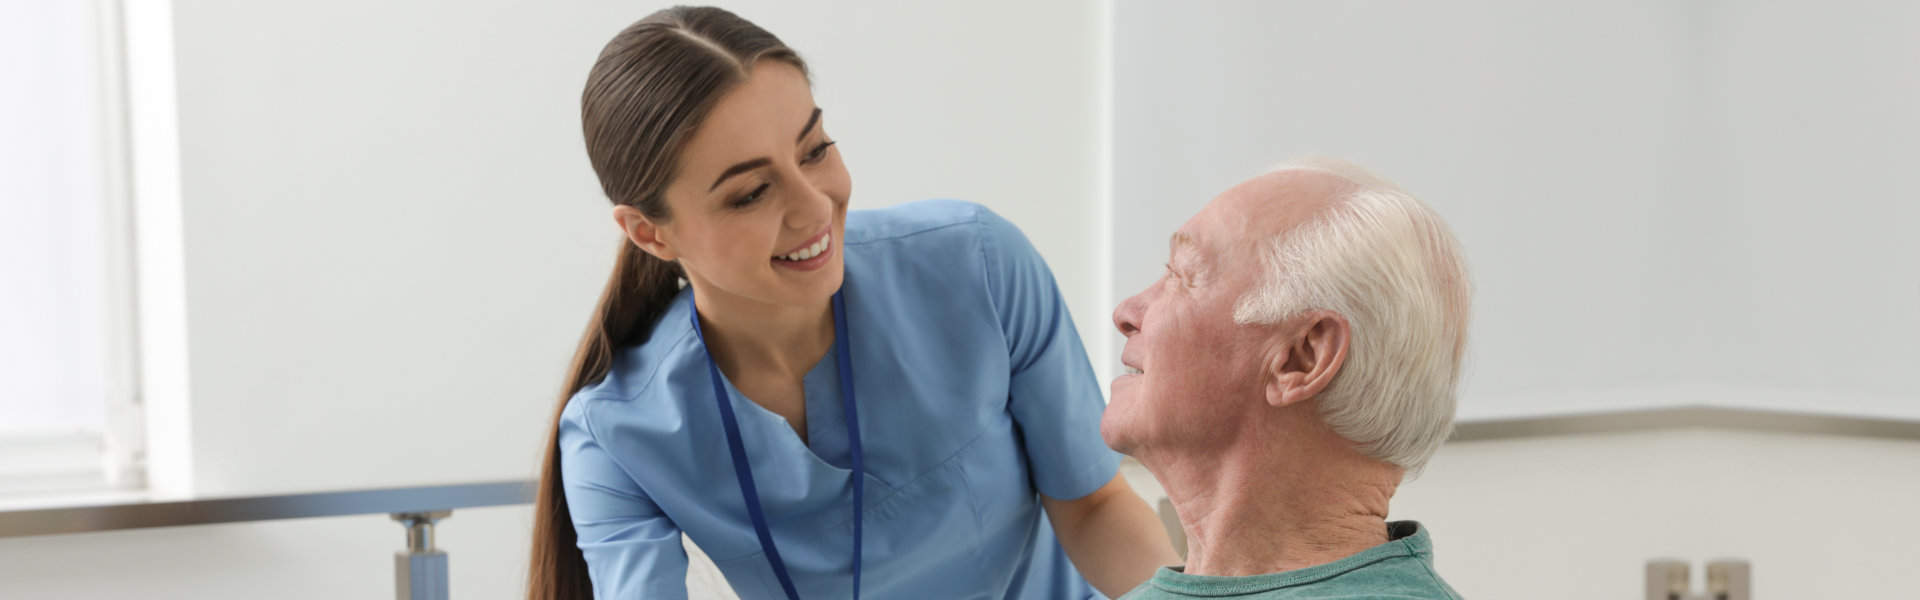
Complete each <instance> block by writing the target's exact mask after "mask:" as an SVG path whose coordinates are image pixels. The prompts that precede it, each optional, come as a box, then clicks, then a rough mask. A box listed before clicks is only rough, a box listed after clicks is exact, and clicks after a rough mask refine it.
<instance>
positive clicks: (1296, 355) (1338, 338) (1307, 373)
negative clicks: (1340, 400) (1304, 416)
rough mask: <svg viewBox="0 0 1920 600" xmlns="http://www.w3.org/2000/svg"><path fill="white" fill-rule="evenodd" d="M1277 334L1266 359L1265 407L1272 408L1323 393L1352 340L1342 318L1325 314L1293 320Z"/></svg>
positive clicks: (1314, 314) (1310, 315)
mask: <svg viewBox="0 0 1920 600" xmlns="http://www.w3.org/2000/svg"><path fill="white" fill-rule="evenodd" d="M1279 331H1280V332H1281V333H1280V334H1281V335H1282V336H1284V337H1283V338H1282V339H1279V340H1276V341H1277V342H1278V346H1276V348H1275V351H1274V352H1272V353H1271V354H1270V355H1269V357H1268V359H1267V389H1266V395H1267V404H1269V405H1272V406H1274V407H1276V408H1277V407H1281V406H1287V405H1290V404H1294V403H1297V402H1300V401H1302V400H1306V399H1308V398H1312V397H1314V396H1317V395H1319V394H1320V392H1321V391H1323V390H1326V389H1327V385H1328V384H1330V383H1333V377H1334V375H1337V374H1339V373H1340V365H1341V364H1343V363H1345V362H1346V360H1347V348H1348V347H1349V346H1350V345H1351V344H1352V336H1353V329H1352V326H1351V325H1349V324H1348V323H1347V318H1346V317H1343V316H1340V314H1339V313H1336V312H1332V311H1325V310H1317V311H1311V312H1308V313H1306V314H1303V315H1300V316H1297V317H1294V318H1293V319H1290V320H1289V322H1288V323H1287V324H1286V325H1285V326H1282V327H1280V328H1279Z"/></svg>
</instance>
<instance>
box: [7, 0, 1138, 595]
mask: <svg viewBox="0 0 1920 600" xmlns="http://www.w3.org/2000/svg"><path fill="white" fill-rule="evenodd" d="M666 4H667V3H654V2H649V3H640V4H634V3H627V2H605V1H602V2H566V3H535V2H506V1H481V2H470V1H469V2H402V3H390V2H372V1H366V0H350V1H344V2H300V3H281V2H271V3H260V2H243V1H237V0H176V1H175V2H174V13H173V18H174V26H175V27H174V31H173V34H174V36H173V37H174V41H175V51H176V57H177V65H176V68H177V73H178V81H177V84H178V107H179V139H180V148H179V160H180V165H181V166H180V169H181V174H180V175H181V190H180V193H181V202H182V205H183V208H182V211H183V217H184V220H183V224H182V229H183V235H184V240H185V242H184V244H185V248H184V250H185V255H184V269H185V296H186V302H187V315H186V318H187V329H188V331H187V334H186V335H185V339H186V340H187V343H188V344H189V347H188V350H189V356H188V362H189V364H190V367H189V368H190V369H191V372H190V373H189V374H190V376H191V378H190V381H191V384H190V385H191V389H190V410H191V429H190V431H191V440H190V445H191V456H190V457H189V458H188V460H190V462H191V467H192V468H191V472H192V477H193V480H192V481H191V482H190V483H191V487H192V488H193V489H194V490H195V491H196V492H198V493H201V494H208V495H229V494H252V493H268V492H278V491H293V490H321V489H351V488H363V487H377V486H404V485H420V484H432V483H447V482H464V481H473V480H493V479H509V478H527V477H531V476H532V475H533V473H534V467H535V463H536V460H537V458H538V455H539V452H540V450H541V446H540V445H541V442H542V441H543V438H544V429H545V427H547V425H548V421H547V419H548V418H549V415H550V412H551V410H552V407H553V404H554V402H555V401H556V398H555V395H556V392H557V388H558V386H559V385H560V383H561V382H560V374H561V370H562V368H563V367H564V366H565V362H566V360H567V358H568V355H569V353H570V351H571V349H572V345H573V342H574V341H575V340H576V339H577V335H578V333H579V331H580V330H581V328H582V327H583V326H584V324H585V319H586V315H587V311H588V310H589V309H590V308H591V305H592V302H593V300H594V298H595V297H596V295H597V293H598V291H599V288H600V285H601V284H602V282H603V281H604V280H605V277H606V274H607V270H608V268H609V267H610V265H611V260H610V258H611V257H612V253H613V251H614V248H615V247H616V246H615V244H616V241H617V239H618V234H617V233H616V231H615V229H614V228H613V227H612V226H611V223H610V220H609V219H608V209H607V204H606V200H605V199H604V198H603V197H602V196H601V195H600V193H599V188H598V185H597V183H596V182H595V181H594V178H593V174H592V171H591V169H590V167H589V165H588V163H587V160H586V156H585V153H584V152H583V151H582V143H581V141H580V133H579V124H578V123H579V116H578V108H577V106H578V104H577V103H578V98H579V93H580V88H581V85H582V83H583V81H584V79H585V75H586V72H587V69H588V68H589V67H590V65H591V63H592V61H593V59H594V57H595V55H596V54H597V53H598V51H599V49H600V47H601V45H603V44H604V43H605V42H606V41H607V40H608V39H609V38H611V37H612V36H613V34H614V33H615V32H617V31H619V30H620V29H621V28H623V27H625V26H626V25H627V24H629V23H631V22H632V21H634V20H636V19H638V18H640V17H641V16H644V15H645V14H647V13H648V12H651V11H652V10H654V9H656V8H659V7H661V6H664V5H666ZM729 8H730V9H732V10H734V11H736V12H738V13H740V14H741V15H743V16H745V17H747V18H749V19H752V20H755V21H756V22H758V23H760V24H761V25H763V26H765V27H767V28H768V29H770V30H771V31H773V32H775V33H776V34H778V35H780V36H782V37H783V38H784V39H785V40H786V41H787V42H788V43H789V44H791V45H792V46H794V47H795V48H797V49H799V50H800V51H801V53H802V54H803V55H805V56H806V57H807V58H808V59H809V60H810V61H811V62H812V65H813V68H814V72H815V74H816V88H817V92H818V100H819V102H820V103H821V105H822V106H823V107H824V108H825V109H826V110H827V113H826V114H827V115H828V117H827V123H828V125H829V126H830V127H831V131H832V132H833V134H834V135H835V137H836V138H837V139H839V140H841V141H842V148H843V151H844V153H845V156H846V158H847V162H848V163H849V165H850V169H851V170H852V173H853V176H854V180H855V182H856V184H857V185H856V192H855V194H854V205H855V208H860V207H877V206H883V205H887V204H892V203H896V202H901V201H906V200H912V199H917V198H925V197H936V196H945V197H959V198H965V199H970V200H975V201H979V202H981V203H984V204H986V205H988V206H991V207H993V208H994V209H995V210H997V211H999V212H1001V213H1002V214H1004V215H1006V216H1007V217H1008V218H1009V219H1011V220H1013V221H1014V222H1015V223H1017V224H1019V225H1021V226H1022V227H1023V228H1025V229H1026V231H1027V232H1028V234H1029V235H1030V236H1031V237H1032V238H1033V239H1034V241H1035V244H1036V245H1037V246H1038V247H1039V248H1040V251H1041V252H1042V253H1043V254H1045V255H1046V257H1047V258H1048V260H1049V262H1050V263H1051V264H1052V266H1053V268H1054V270H1055V272H1056V275H1057V277H1058V279H1059V281H1060V283H1061V286H1062V288H1063V291H1064V292H1065V294H1066V296H1067V299H1068V304H1069V306H1070V308H1071V309H1072V310H1073V311H1074V312H1075V314H1077V315H1079V316H1080V319H1081V320H1080V323H1081V329H1082V331H1083V332H1084V333H1087V334H1088V335H1089V339H1090V340H1092V341H1091V342H1090V343H1089V347H1090V348H1091V349H1093V350H1095V351H1096V352H1097V351H1099V350H1102V349H1104V348H1105V342H1104V340H1103V338H1101V337H1100V336H1102V335H1103V333H1101V332H1104V331H1105V328H1104V326H1103V324H1104V323H1105V314H1106V307H1107V305H1108V302H1107V301H1106V299H1105V298H1104V295H1105V289H1104V287H1103V286H1102V285H1100V284H1098V283H1096V282H1097V281H1098V278H1099V277H1102V276H1103V274H1102V269H1100V268H1096V267H1095V265H1096V264H1098V263H1097V261H1098V259H1097V257H1098V255H1099V254H1100V250H1101V249H1100V246H1099V245H1098V244H1096V243H1095V241H1094V240H1096V239H1098V236H1099V235H1102V233H1101V232H1102V231H1103V230H1104V227H1102V226H1101V224H1099V223H1096V222H1092V221H1088V220H1086V219H1084V218H1082V217H1081V215H1085V214H1089V213H1093V212H1095V211H1096V210H1097V208H1098V206H1099V205H1100V204H1101V203H1102V202H1104V199H1103V198H1102V197H1100V196H1099V194H1098V190H1100V189H1103V186H1104V182H1105V175H1104V173H1103V172H1102V171H1101V169H1102V165H1101V162H1100V160H1099V159H1098V156H1099V153H1098V151H1097V148H1096V147H1095V144H1096V143H1097V142H1098V140H1099V139H1100V130H1101V128H1103V127H1104V116H1103V115H1100V114H1097V113H1096V112H1094V111H1091V110H1089V109H1088V108H1087V107H1089V106H1095V105H1098V104H1100V102H1101V101H1102V100H1101V98H1102V94H1103V89H1102V88H1100V87H1099V80H1098V77H1099V72H1098V69H1094V68H1091V67H1090V66H1091V65H1097V64H1099V63H1100V61H1101V60H1102V59H1101V57H1102V56H1103V55H1104V54H1103V53H1104V49H1103V47H1102V46H1101V45H1100V44H1098V43H1096V39H1099V36H1103V35H1104V30H1103V29H1101V25H1100V22H1099V21H1098V19H1095V18H1093V17H1092V15H1094V14H1095V13H1096V11H1097V10H1098V7H1097V6H1095V4H1094V3H1093V2H1091V1H1088V2H1071V3H1049V4H1046V5H1042V6H1030V5H1028V4H1027V3H1022V2H1011V1H1008V2H972V3H966V4H964V5H954V6H951V7H949V6H934V5H923V4H921V3H893V2H880V1H869V2H857V3H836V4H832V5H820V4H805V5H798V4H795V3H785V2H772V1H761V2H735V3H729ZM1015 16H1017V18H1014V17H1015ZM983 40H991V41H992V43H981V42H982V41H983ZM1015 90H1017V91H1018V92H1017V93H1015V92H1014V91H1015ZM1037 156H1038V157H1046V159H1045V160H1036V159H1035V157H1037ZM1090 315H1091V319H1089V316H1090ZM1102 362H1103V363H1104V360H1103V361H1102ZM180 472H185V470H184V469H183V470H181V471H180ZM529 514H530V513H529V512H528V511H527V510H526V509H525V508H524V507H515V508H499V509H485V510H469V511H459V512H457V513H455V515H454V516H453V518H452V519H450V520H448V521H447V522H446V523H445V524H443V525H442V526H441V536H440V537H441V545H442V547H444V548H447V549H449V550H450V551H451V552H452V557H453V558H452V561H453V562H452V565H453V567H452V568H453V581H452V585H453V589H454V590H455V592H456V593H457V594H459V597H462V598H511V597H515V596H516V595H518V594H519V593H520V592H521V589H522V581H523V576H524V562H525V558H524V557H525V552H526V544H527V537H528V531H527V528H528V525H529V522H530V517H529ZM402 546H403V538H402V536H401V535H400V530H399V528H398V527H397V526H396V525H394V524H392V523H390V522H387V520H386V517H385V516H366V517H343V518H330V519H318V520H308V521H291V522H277V523H264V524H245V525H226V526H214V527H199V528H188V529H179V530H153V531H138V532H124V533H105V534H89V535H75V536H57V537H44V538H26V539H9V540H0V596H5V597H8V598H42V597H61V598H123V597H133V596H138V597H147V598H257V597H262V596H271V597H276V598H377V597H384V596H387V595H389V594H391V593H392V591H391V586H392V559H391V554H390V553H391V552H392V551H394V550H397V549H399V548H400V547H402Z"/></svg>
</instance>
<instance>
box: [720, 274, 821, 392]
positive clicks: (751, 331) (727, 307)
mask: <svg viewBox="0 0 1920 600" xmlns="http://www.w3.org/2000/svg"><path fill="white" fill-rule="evenodd" d="M706 287H707V286H697V289H695V294H694V305H695V309H696V310H698V311H699V313H700V328H701V331H702V332H704V333H705V334H706V336H705V337H706V342H707V350H708V351H709V352H711V353H713V357H714V361H715V362H716V363H717V364H719V365H720V369H721V370H722V371H725V372H726V373H727V375H728V376H729V377H733V378H741V377H748V376H766V375H772V376H776V377H783V378H784V377H796V378H797V377H799V376H801V375H805V374H806V372H807V371H808V370H811V369H812V368H813V366H814V364H816V363H818V362H820V359H821V358H823V357H825V356H826V353H827V351H828V350H831V349H832V348H833V303H832V300H825V301H822V302H820V303H819V305H818V306H809V307H798V308H796V307H790V306H778V305H771V304H766V303H763V302H756V301H752V300H748V299H745V298H740V297H738V296H733V295H730V294H726V293H725V292H717V291H709V290H707V289H706ZM748 365H751V368H748V367H747V366H748Z"/></svg>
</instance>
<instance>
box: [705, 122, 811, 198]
mask: <svg viewBox="0 0 1920 600" xmlns="http://www.w3.org/2000/svg"><path fill="white" fill-rule="evenodd" d="M819 124H820V107H817V106H816V107H814V109H813V114H811V115H808V116H807V126H806V127H803V128H801V129H800V137H798V138H796V139H794V140H793V143H795V144H798V143H800V142H802V141H805V140H806V139H807V134H809V133H813V127H814V126H815V125H819ZM770 164H773V161H771V160H768V159H767V158H766V157H761V158H756V159H753V160H749V161H744V162H741V163H740V164H737V165H734V166H731V167H727V170H725V171H721V172H720V177H719V178H718V179H714V180H713V187H709V188H707V191H708V192H712V191H714V190H717V189H720V184H722V183H726V181H727V178H728V177H732V176H735V175H739V174H741V173H745V172H747V171H752V170H754V169H758V168H760V167H764V166H767V165H770Z"/></svg>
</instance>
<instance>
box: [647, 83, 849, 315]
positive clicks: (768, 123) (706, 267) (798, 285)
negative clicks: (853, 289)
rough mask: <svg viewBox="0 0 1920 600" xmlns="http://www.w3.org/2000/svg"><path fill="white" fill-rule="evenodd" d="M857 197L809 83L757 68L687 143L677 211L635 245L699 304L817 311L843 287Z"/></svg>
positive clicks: (675, 187)
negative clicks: (674, 272)
mask: <svg viewBox="0 0 1920 600" xmlns="http://www.w3.org/2000/svg"><path fill="white" fill-rule="evenodd" d="M852 188H853V182H852V180H851V179H850V178H849V177H848V176H847V167H846V165H845V164H843V163H841V162H840V152H839V151H838V150H837V149H835V148H834V147H833V142H832V139H831V138H829V137H827V133H826V124H825V123H824V122H823V118H822V117H821V115H820V109H819V108H816V107H814V104H813V90H812V88H810V87H809V86H808V83H807V79H806V77H805V76H804V75H802V74H801V72H800V70H799V69H797V68H795V67H793V66H792V65H789V64H786V63H783V62H778V61H764V62H762V63H760V64H758V65H756V66H755V67H754V69H753V71H752V72H751V73H750V74H749V75H748V77H747V80H746V81H745V82H742V83H741V84H740V85H739V87H736V88H734V89H733V90H732V91H730V92H728V93H727V94H726V95H725V96H723V97H721V99H720V101H719V103H718V104H715V105H714V107H713V112H711V113H709V114H708V115H707V118H706V122H705V123H703V124H702V125H701V126H700V128H699V129H698V130H696V131H695V132H694V136H693V138H692V139H691V140H689V141H688V143H687V146H686V148H685V149H684V154H682V155H681V162H680V172H679V174H678V175H677V176H676V177H675V178H674V180H673V182H672V183H670V184H668V185H667V188H666V192H665V199H666V201H667V207H668V210H670V211H671V213H672V214H671V215H670V217H669V218H668V219H667V222H666V223H665V224H660V225H658V226H657V227H654V228H653V229H654V231H655V235H654V236H653V237H654V240H655V241H656V244H654V246H655V247H648V244H647V243H645V242H642V243H641V246H642V247H643V248H646V249H647V250H648V251H649V252H653V253H654V254H655V255H656V256H660V257H661V258H666V259H669V260H672V259H678V260H679V261H680V264H681V266H682V267H684V268H685V270H686V272H687V278H688V279H689V280H690V281H691V283H692V284H693V285H694V291H695V292H696V293H699V294H700V295H701V298H702V300H701V303H702V305H703V306H705V305H707V303H709V302H723V303H726V304H730V305H738V306H742V307H753V306H759V307H762V308H770V307H769V306H766V305H773V306H787V307H798V308H804V307H811V306H815V305H818V303H819V302H820V301H823V300H825V299H826V298H827V297H829V296H832V295H833V293H834V292H835V291H836V290H839V289H840V281H841V277H842V275H843V273H844V270H843V267H844V264H845V263H844V262H843V254H842V252H841V239H842V234H843V233H844V232H845V230H846V218H847V197H848V195H850V194H851V193H852ZM628 210H630V211H631V212H632V213H633V214H637V213H638V211H636V210H632V209H631V208H629V209H628ZM617 214H618V213H617V211H616V215H617ZM621 220H622V222H623V224H625V222H626V221H627V220H628V219H627V218H621ZM628 231H629V233H630V234H631V233H633V228H632V227H631V226H629V227H628ZM641 237H643V236H635V240H636V241H642V240H641ZM743 301H744V302H743Z"/></svg>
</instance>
